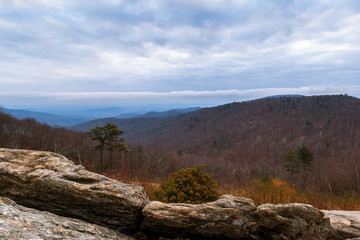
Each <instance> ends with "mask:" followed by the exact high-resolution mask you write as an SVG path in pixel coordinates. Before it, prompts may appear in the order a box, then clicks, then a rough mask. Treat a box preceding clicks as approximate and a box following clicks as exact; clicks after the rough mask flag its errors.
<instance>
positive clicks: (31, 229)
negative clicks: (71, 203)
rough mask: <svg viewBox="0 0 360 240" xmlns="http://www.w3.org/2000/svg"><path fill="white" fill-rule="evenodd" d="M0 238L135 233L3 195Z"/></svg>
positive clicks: (115, 236) (0, 199)
mask: <svg viewBox="0 0 360 240" xmlns="http://www.w3.org/2000/svg"><path fill="white" fill-rule="evenodd" d="M0 239H4V240H16V239H21V240H30V239H31V240H32V239H49V240H50V239H84V240H85V239H87V240H95V239H97V240H102V239H114V240H120V239H123V240H131V239H133V238H132V237H129V236H126V235H124V234H121V233H119V232H117V231H115V230H112V229H108V228H106V227H101V226H97V225H95V224H91V223H88V222H85V221H81V220H77V219H72V218H66V217H60V216H57V215H55V214H52V213H49V212H43V211H39V210H35V209H30V208H26V207H23V206H20V205H17V204H16V203H15V202H13V201H12V200H10V199H8V198H4V197H0Z"/></svg>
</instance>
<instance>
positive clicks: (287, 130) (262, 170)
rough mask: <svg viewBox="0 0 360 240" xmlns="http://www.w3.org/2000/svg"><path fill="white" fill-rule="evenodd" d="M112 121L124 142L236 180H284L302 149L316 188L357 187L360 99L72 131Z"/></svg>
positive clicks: (221, 110)
mask: <svg viewBox="0 0 360 240" xmlns="http://www.w3.org/2000/svg"><path fill="white" fill-rule="evenodd" d="M108 122H110V123H114V124H116V125H117V126H118V127H119V128H120V129H122V130H124V131H125V134H124V138H125V140H126V141H127V142H133V143H137V142H138V143H141V144H148V145H154V144H155V145H158V146H163V147H164V148H166V149H167V150H170V151H172V152H173V153H174V154H178V155H179V156H182V158H183V161H184V162H186V161H187V162H188V163H192V164H200V163H207V164H208V166H209V167H210V168H211V172H213V173H216V174H217V175H223V176H227V177H231V178H235V179H237V178H239V179H238V180H237V181H243V180H242V179H245V178H246V177H254V173H256V175H255V177H256V176H257V177H261V175H263V174H270V175H273V176H284V174H285V173H284V171H283V168H282V166H283V164H284V158H283V154H284V153H286V152H288V151H289V150H294V149H296V148H298V147H299V146H301V145H303V144H304V145H305V146H307V147H308V148H309V149H310V150H311V151H312V152H313V153H314V156H315V159H316V161H314V169H317V170H316V171H317V174H316V175H312V176H311V178H313V179H312V182H317V181H318V182H322V186H323V188H327V185H329V186H331V187H329V188H328V189H327V190H328V191H333V190H334V189H335V188H336V186H340V185H341V183H340V182H339V179H341V181H344V182H345V181H347V180H346V179H348V182H352V184H353V185H354V186H351V187H355V188H357V187H356V186H357V185H356V184H358V185H359V184H360V178H359V177H358V176H359V171H358V170H356V169H360V163H359V162H358V160H359V157H360V99H358V98H355V97H350V96H347V95H333V96H311V97H279V98H265V99H258V100H254V101H247V102H240V103H236V102H235V103H230V104H225V105H222V106H218V107H213V108H203V109H200V110H197V111H194V112H190V113H185V114H181V115H178V116H173V117H166V118H132V119H115V118H104V119H98V120H93V121H90V122H87V123H84V124H80V125H76V126H73V127H72V129H76V130H81V131H85V130H88V129H90V128H92V127H95V125H98V126H101V125H104V124H105V123H108ZM340 166H341V167H340ZM339 167H340V169H341V168H344V169H345V168H346V169H348V170H347V171H340V170H338V169H339ZM219 171H222V172H221V173H220V172H219ZM240 176H241V177H240ZM284 177H285V176H284ZM327 182H328V183H329V184H327ZM330 183H331V184H330ZM303 184H305V183H303ZM343 185H344V184H343ZM343 185H341V186H342V187H341V189H344V190H346V186H349V187H350V185H349V184H347V185H345V187H344V186H343ZM339 188H340V187H339ZM339 188H337V189H339Z"/></svg>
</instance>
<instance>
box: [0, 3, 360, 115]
mask: <svg viewBox="0 0 360 240" xmlns="http://www.w3.org/2000/svg"><path fill="white" fill-rule="evenodd" d="M359 43H360V1H358V0H341V1H338V0H317V1H313V0H311V1H310V0H237V1H235V0H106V1H105V0H104V1H100V0H91V1H88V0H77V1H73V0H51V1H48V0H0V105H3V106H5V107H18V108H24V107H41V106H60V105H61V106H70V105H76V106H82V105H96V106H122V105H134V106H135V105H145V104H147V105H148V104H174V105H175V104H183V105H184V106H185V105H188V106H212V105H219V104H223V103H227V102H234V101H243V100H250V99H256V98H261V97H265V96H271V95H279V94H303V95H321V94H340V93H343V94H345V93H346V94H349V95H352V96H356V97H360V44H359Z"/></svg>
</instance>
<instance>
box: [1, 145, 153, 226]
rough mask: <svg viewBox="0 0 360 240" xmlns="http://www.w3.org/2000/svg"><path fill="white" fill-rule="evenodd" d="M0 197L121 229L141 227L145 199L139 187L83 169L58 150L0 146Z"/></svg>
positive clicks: (146, 202) (144, 194) (146, 201)
mask: <svg viewBox="0 0 360 240" xmlns="http://www.w3.org/2000/svg"><path fill="white" fill-rule="evenodd" d="M0 196H4V197H8V198H10V199H13V200H14V201H15V202H16V203H18V204H21V205H23V206H26V207H31V208H35V209H39V210H45V211H49V212H52V213H55V214H58V215H61V216H67V217H73V218H77V219H82V220H85V221H88V222H92V223H96V224H99V225H102V226H107V227H110V228H114V229H117V230H119V231H122V232H132V231H135V230H136V229H137V228H138V227H139V224H140V221H141V217H142V216H141V211H142V209H143V208H144V207H145V205H147V204H148V203H149V200H148V198H147V196H146V193H145V191H144V190H143V188H142V187H140V186H137V185H130V184H123V183H120V182H118V181H115V180H112V179H109V178H107V177H105V176H103V175H100V174H96V173H93V172H89V171H86V170H85V169H84V168H83V167H82V166H77V165H75V164H74V163H73V162H72V161H70V160H68V159H66V158H65V157H63V156H61V155H59V154H55V153H51V152H41V151H27V150H12V149H3V148H0Z"/></svg>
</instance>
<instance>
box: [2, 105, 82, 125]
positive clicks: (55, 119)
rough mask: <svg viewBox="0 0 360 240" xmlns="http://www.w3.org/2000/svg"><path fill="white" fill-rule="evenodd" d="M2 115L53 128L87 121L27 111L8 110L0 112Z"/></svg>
mask: <svg viewBox="0 0 360 240" xmlns="http://www.w3.org/2000/svg"><path fill="white" fill-rule="evenodd" d="M2 111H3V112H4V113H8V114H10V115H12V116H14V117H16V118H18V119H25V118H33V119H35V120H37V121H38V122H41V123H46V124H49V125H53V126H70V125H74V124H78V123H82V122H85V121H88V120H89V119H86V118H79V117H69V116H64V115H59V114H52V113H43V112H35V111H28V110H18V109H8V108H4V109H3V110H2Z"/></svg>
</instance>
